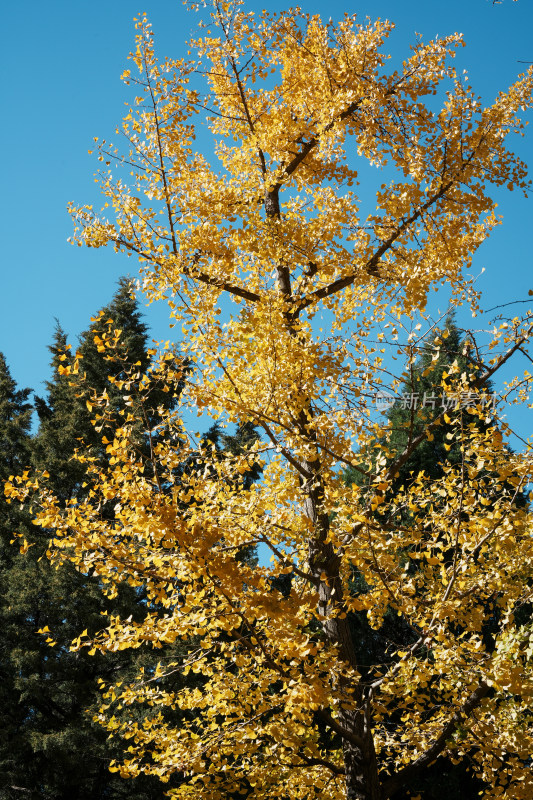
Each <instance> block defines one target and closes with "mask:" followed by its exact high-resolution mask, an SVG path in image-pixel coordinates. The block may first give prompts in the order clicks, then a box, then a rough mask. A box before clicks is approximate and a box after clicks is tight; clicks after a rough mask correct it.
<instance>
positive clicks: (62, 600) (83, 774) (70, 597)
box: [0, 280, 174, 800]
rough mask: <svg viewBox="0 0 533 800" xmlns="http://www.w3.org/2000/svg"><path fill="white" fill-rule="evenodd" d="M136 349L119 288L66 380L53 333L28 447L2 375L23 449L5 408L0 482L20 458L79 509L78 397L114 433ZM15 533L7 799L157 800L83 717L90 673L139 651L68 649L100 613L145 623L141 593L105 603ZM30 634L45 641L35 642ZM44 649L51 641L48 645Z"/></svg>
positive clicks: (126, 667)
mask: <svg viewBox="0 0 533 800" xmlns="http://www.w3.org/2000/svg"><path fill="white" fill-rule="evenodd" d="M118 329H121V330H122V333H121V335H120V338H119V340H118V342H117V346H116V349H115V351H114V352H115V353H116V358H115V359H114V360H109V351H107V353H106V354H105V355H107V356H108V358H105V357H104V354H103V353H101V352H100V351H99V350H98V346H99V345H98V341H99V337H102V336H105V335H107V332H108V331H109V330H112V331H113V332H114V331H115V330H118ZM113 335H114V334H113ZM148 350H149V342H148V332H147V327H146V325H145V324H144V322H142V320H141V317H140V313H139V309H138V305H137V302H136V300H135V298H134V297H133V296H132V294H131V291H130V289H129V284H128V282H127V281H126V280H121V281H120V284H119V289H118V291H117V293H116V294H115V296H114V298H113V300H112V302H111V303H110V304H109V305H108V306H106V307H105V308H104V309H103V310H102V311H101V312H100V314H99V315H98V316H97V318H96V319H95V320H94V321H93V323H92V325H91V326H90V328H89V329H88V330H87V331H86V332H85V333H84V334H82V336H81V342H80V353H81V355H82V356H83V359H82V361H83V364H84V370H83V371H80V374H79V375H77V376H73V375H72V374H69V370H68V367H71V366H72V364H73V362H74V355H73V354H72V353H70V348H69V345H68V342H67V336H66V333H65V332H64V331H63V329H62V328H61V326H60V325H59V324H58V325H57V327H56V330H55V333H54V339H53V342H52V345H51V347H50V351H51V353H52V360H51V367H52V378H51V380H50V381H48V383H47V385H46V386H47V396H46V398H40V397H37V398H36V401H35V405H36V409H37V412H38V416H39V423H40V424H39V430H38V432H37V434H36V436H35V437H34V440H33V442H30V440H29V438H28V436H27V431H28V426H29V415H30V414H31V409H30V407H29V406H27V403H25V401H26V400H27V394H28V393H27V392H19V393H14V389H13V388H12V387H11V388H9V387H10V386H11V385H10V384H9V380H8V378H4V377H3V376H2V385H1V386H0V390H2V397H3V396H4V394H5V395H6V398H7V399H6V400H5V401H3V402H4V405H5V404H9V403H11V405H12V406H13V407H16V408H19V409H20V410H18V411H17V414H18V424H19V427H20V426H22V428H21V429H22V431H23V432H24V433H25V436H26V439H24V441H23V442H21V441H19V440H20V436H19V438H18V439H17V440H15V438H14V437H15V428H16V415H15V412H14V411H13V412H12V411H7V410H6V412H5V413H4V414H3V415H2V419H4V418H5V419H6V420H7V423H8V424H6V425H5V426H4V428H5V433H4V430H2V439H3V438H5V439H6V442H8V444H10V445H11V449H12V450H13V452H14V453H15V455H13V456H12V457H10V458H9V460H8V461H7V462H5V463H2V469H3V471H5V472H6V475H5V478H7V477H8V476H9V474H13V473H16V472H20V471H21V467H23V466H24V465H25V464H24V459H25V460H26V462H28V461H29V459H30V451H31V458H32V461H33V464H34V466H35V467H36V468H37V469H38V470H46V471H47V472H49V473H50V475H52V476H53V478H50V485H51V487H52V488H53V489H54V491H55V492H57V493H58V495H59V496H60V497H62V498H63V500H65V501H69V500H80V499H81V498H82V497H83V496H84V494H85V492H86V491H87V489H86V487H85V486H84V483H85V479H86V477H87V467H86V464H85V463H83V462H80V461H78V460H77V459H76V458H75V452H76V450H77V449H78V448H79V447H80V445H81V443H82V442H84V443H86V444H88V445H89V447H90V448H91V453H92V456H93V457H94V458H99V459H103V458H105V457H106V456H105V445H103V444H102V441H101V439H102V434H101V433H100V434H99V433H98V432H96V431H95V428H94V425H93V424H92V422H91V418H92V417H93V416H94V414H93V413H92V412H91V409H90V402H89V404H88V399H89V397H91V396H93V394H94V393H95V392H96V393H99V394H101V393H102V392H103V391H104V390H105V389H107V390H108V392H109V395H110V406H111V407H112V413H111V414H108V416H107V421H108V426H109V425H110V424H111V423H112V422H113V423H114V424H115V425H118V424H120V414H119V412H120V410H121V403H122V407H124V401H123V399H122V396H121V392H120V390H119V389H118V388H117V387H116V385H115V384H113V383H110V382H109V380H108V376H109V375H111V376H112V377H113V378H115V379H119V378H120V377H121V376H122V375H124V374H125V372H126V371H127V370H128V369H130V370H131V369H133V367H135V368H136V369H138V370H143V369H146V368H147V367H148V364H149V361H150V354H149V353H148ZM2 364H3V362H2ZM4 384H6V388H4ZM9 392H11V395H10V394H9ZM122 394H123V393H122ZM151 399H153V401H154V406H153V407H152V406H150V408H149V409H148V411H147V413H148V414H151V415H152V416H153V415H155V414H156V413H157V411H156V409H157V406H158V405H160V404H162V403H165V405H166V407H167V408H168V407H171V405H172V402H174V401H173V399H172V398H171V397H170V396H169V395H168V394H165V393H163V392H160V393H157V392H156V393H155V394H154V395H153V396H152V398H151ZM17 403H18V406H17V405H16V404H17ZM2 411H3V407H2ZM14 415H15V416H14ZM9 425H10V427H9ZM24 426H25V427H24ZM9 437H11V439H10V438H9ZM11 440H13V441H12V443H11ZM30 445H32V447H31V448H30ZM4 453H6V454H8V453H9V447H7V446H6V447H4V449H3V454H2V455H3V456H4ZM2 477H4V476H3V475H2ZM2 510H3V506H2ZM5 513H6V515H8V514H11V515H12V514H13V513H14V512H13V506H8V507H7V509H6V512H5ZM6 520H7V516H6ZM4 527H5V529H6V530H7V533H6V538H9V537H10V538H13V533H12V532H11V530H12V526H11V524H6V525H5V526H4ZM4 527H3V531H4ZM26 535H27V538H28V539H29V540H30V542H31V545H30V548H29V550H28V552H27V553H26V554H25V555H22V554H16V555H15V556H14V557H12V558H11V562H10V564H9V568H7V569H5V570H4V572H3V581H4V586H3V589H4V591H3V593H2V595H3V597H4V603H5V607H3V608H4V619H3V622H4V625H3V630H4V632H5V636H4V638H3V642H4V645H5V647H4V651H5V658H3V659H2V668H4V663H5V664H6V670H7V671H8V672H9V674H11V675H13V676H14V678H13V687H12V689H10V693H11V700H12V703H11V705H12V707H13V708H14V714H15V716H16V720H17V721H18V727H17V731H16V736H13V735H12V734H10V736H9V739H8V740H6V742H5V760H6V761H9V763H10V764H12V767H13V772H12V775H11V778H10V784H9V785H13V786H18V788H17V789H13V792H14V794H13V797H14V798H15V797H16V798H17V799H18V797H20V792H21V791H25V792H26V793H28V792H29V793H30V794H29V796H35V797H39V798H46V800H89V798H91V800H103V798H106V800H107V799H108V798H113V800H115V798H117V800H118V798H123V797H124V798H125V797H128V798H134V799H135V800H159V798H162V797H163V795H164V787H163V786H162V785H160V784H159V783H158V782H157V781H155V780H154V779H150V778H149V779H146V777H145V776H141V777H140V778H139V779H136V780H134V781H133V782H131V781H129V782H127V783H125V782H124V781H123V780H122V778H120V777H119V776H118V775H114V774H112V773H110V772H109V770H108V764H109V760H110V759H111V758H113V757H117V756H118V755H119V753H120V752H121V749H120V748H118V746H117V745H116V744H115V743H111V744H110V743H109V742H108V741H107V737H106V734H105V732H104V731H103V730H102V729H101V726H100V725H98V724H96V722H94V721H93V719H92V718H93V716H94V715H95V714H96V712H97V710H98V707H99V704H100V693H99V690H98V684H97V682H96V676H97V675H98V676H99V677H104V678H105V676H112V675H116V674H118V673H120V674H123V675H125V676H126V675H131V676H133V675H135V674H136V673H137V671H138V669H139V668H140V666H142V663H143V659H144V658H145V657H146V650H147V648H145V649H144V651H133V652H128V653H126V654H125V653H116V654H107V655H106V656H105V657H103V656H102V657H98V656H97V657H96V660H95V659H94V658H91V657H89V656H88V654H87V652H86V651H83V650H82V651H81V652H72V651H71V642H72V640H73V639H74V638H75V637H76V636H77V635H78V634H79V633H80V631H81V630H84V629H85V630H87V631H88V632H91V633H93V634H94V633H95V632H96V631H97V630H99V629H100V628H101V627H102V625H103V624H104V618H105V615H106V614H107V613H109V612H112V613H113V614H119V615H120V616H121V617H123V618H126V617H128V616H130V615H131V616H132V618H133V619H134V620H139V619H140V618H142V617H143V616H144V615H145V614H146V606H145V604H144V601H143V595H142V594H141V593H139V592H138V591H136V590H135V589H133V588H132V587H129V586H125V587H121V590H120V591H119V593H118V596H117V597H116V598H114V599H113V601H112V602H110V600H109V599H108V598H107V597H106V596H105V595H104V593H103V591H102V586H101V584H100V582H99V581H98V580H97V579H96V578H95V577H92V576H90V575H88V574H83V573H81V572H78V571H77V570H75V569H74V568H73V567H72V565H69V564H65V565H61V567H60V568H58V569H56V568H55V567H54V566H52V565H51V564H50V563H49V561H48V559H47V558H46V550H47V544H48V532H47V531H39V530H36V529H35V528H33V529H32V530H30V529H29V528H28V530H27V534H26ZM3 538H4V537H3ZM102 615H104V617H103V616H102ZM38 630H41V631H43V630H44V631H48V630H49V632H50V633H49V634H48V636H46V635H43V634H39V633H38ZM52 636H53V640H52ZM52 641H55V642H56V643H55V645H54V646H52V647H51V646H50V645H51V643H52ZM98 664H99V667H98ZM5 685H6V684H4V686H5ZM15 742H16V745H15ZM17 793H18V794H17ZM32 793H33V794H32ZM9 800H11V795H9Z"/></svg>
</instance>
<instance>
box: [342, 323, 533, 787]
mask: <svg viewBox="0 0 533 800" xmlns="http://www.w3.org/2000/svg"><path fill="white" fill-rule="evenodd" d="M479 366H480V365H479V364H477V363H476V361H475V359H474V358H473V354H472V346H471V343H470V341H469V339H468V337H465V336H464V333H463V332H462V331H461V329H460V328H459V327H458V326H457V324H456V321H455V318H454V316H453V314H449V315H448V316H447V318H446V320H445V323H444V326H443V327H442V329H437V330H436V331H435V335H434V336H433V337H432V340H431V341H430V342H427V343H426V344H425V345H424V346H423V347H422V349H421V351H420V353H419V355H418V358H417V359H416V361H415V362H414V364H413V365H412V368H411V371H410V374H409V375H407V376H405V379H404V381H403V383H402V386H401V389H400V392H399V396H398V397H397V398H396V400H395V402H394V403H393V404H392V405H391V407H390V408H389V409H388V411H387V413H386V424H385V428H386V430H387V434H386V436H384V437H382V438H381V439H378V440H377V441H376V442H375V447H373V448H372V449H369V452H368V459H369V461H370V462H372V460H373V459H374V458H375V456H374V453H378V452H379V453H382V452H387V453H388V459H389V460H390V462H391V463H392V461H393V459H396V458H397V457H398V456H399V455H401V453H403V452H404V451H405V450H406V449H407V447H408V445H409V443H410V441H411V440H413V439H415V438H416V437H417V436H418V435H419V434H420V433H421V432H422V431H423V430H424V429H425V428H426V426H427V424H428V422H429V421H433V420H435V419H436V418H437V417H438V416H439V415H441V414H442V412H443V408H447V422H445V423H444V424H442V425H438V426H436V427H435V428H434V429H433V431H432V433H433V436H432V438H431V439H426V440H425V441H423V442H421V444H420V445H419V446H418V447H417V448H416V450H414V452H413V453H412V454H411V455H410V456H409V458H407V459H406V460H405V462H404V463H403V464H402V465H401V467H400V469H399V470H398V473H397V475H396V478H395V480H394V482H393V484H392V486H391V488H390V489H389V494H390V495H391V496H392V495H393V494H394V493H395V492H396V491H398V489H399V488H400V487H401V486H403V485H405V484H408V483H410V482H411V481H412V480H414V479H416V477H417V476H418V475H419V473H421V472H424V473H425V475H427V476H428V477H430V478H431V479H433V480H435V481H437V480H438V479H440V478H442V476H443V475H444V471H445V469H446V468H447V466H451V465H457V464H460V463H461V458H462V453H461V448H460V447H459V445H458V444H457V442H455V443H454V444H452V445H451V446H450V445H449V444H448V441H449V440H448V438H447V434H448V433H449V431H450V429H451V428H452V426H453V424H454V423H455V422H456V421H457V420H458V417H459V416H460V415H465V414H467V408H468V403H469V402H472V403H473V402H476V401H477V402H482V403H484V404H485V405H487V406H490V404H491V403H492V396H493V387H492V384H490V383H488V384H487V386H486V392H485V395H484V396H483V397H480V396H477V395H476V393H475V392H472V393H471V394H470V396H469V393H468V392H467V393H465V396H463V397H462V398H461V395H460V394H459V395H457V397H456V398H455V396H454V395H452V394H450V395H447V394H446V391H445V386H448V388H449V389H450V390H451V389H452V385H451V384H450V383H449V382H448V381H449V380H450V375H452V376H453V375H461V374H464V375H468V376H472V377H473V376H475V373H476V371H477V370H478V369H479ZM454 398H455V399H454ZM462 402H463V405H462V404H461V403H462ZM465 404H466V405H465ZM468 423H470V424H472V423H473V424H475V425H477V426H480V425H482V426H483V428H484V429H486V428H487V427H489V426H491V425H493V424H494V423H493V422H492V420H491V417H490V411H489V413H488V414H487V416H486V417H485V419H484V420H483V421H481V420H480V419H479V417H477V416H476V417H471V416H470V415H469V416H468ZM345 475H346V481H347V483H354V482H356V483H358V484H359V485H362V484H363V483H364V478H363V477H362V476H361V473H360V472H357V471H356V470H354V469H352V468H348V469H347V470H346V473H345ZM485 478H486V479H487V478H490V476H487V475H485ZM435 502H438V500H437V499H436V500H435ZM527 502H528V501H527V497H526V495H525V493H524V492H519V493H517V495H516V498H515V503H516V505H517V506H518V507H523V506H525V505H526V504H527ZM376 517H379V519H380V521H381V522H382V523H383V524H386V523H387V520H386V519H384V518H383V517H382V516H381V515H379V514H378V513H376ZM388 522H391V520H388ZM401 522H402V523H403V525H409V524H410V515H409V513H408V512H404V513H402V520H401ZM400 546H401V543H400ZM414 568H415V567H414V565H413V566H412V569H414ZM352 588H353V591H354V592H356V593H364V591H365V588H366V587H365V585H364V581H362V580H361V577H360V576H359V575H357V574H355V573H354V576H353V582H352ZM489 619H490V617H489ZM493 622H495V619H494V620H493ZM350 623H351V628H352V631H353V635H354V641H356V642H357V646H358V656H359V664H360V666H361V668H362V669H363V670H364V671H365V672H366V673H367V674H368V675H370V674H371V673H372V672H373V670H375V669H376V668H379V666H380V665H382V664H384V663H387V661H388V655H387V654H388V652H389V651H390V650H391V649H392V648H393V647H397V646H398V645H400V644H401V645H402V646H404V647H405V648H408V647H409V646H411V645H412V644H413V642H414V641H415V639H416V633H417V632H416V631H413V630H411V629H409V627H408V626H407V625H405V624H404V622H403V621H402V620H401V619H400V618H398V617H397V615H396V614H394V613H392V612H391V611H389V612H388V613H387V614H386V615H385V617H384V620H383V624H382V626H381V627H380V628H379V630H375V629H373V628H372V627H371V625H370V624H369V621H368V618H367V614H366V612H357V613H352V614H350ZM489 628H490V625H489V626H486V631H485V634H486V635H490V630H489ZM398 724H400V721H398ZM482 788H483V786H482V783H481V781H480V780H478V779H476V778H475V777H474V776H473V774H472V773H471V772H469V771H468V770H467V769H466V767H465V764H464V762H463V763H459V764H453V763H452V761H451V760H450V758H444V757H441V758H440V759H439V760H438V761H437V762H435V763H434V764H433V765H432V766H431V767H430V768H429V770H428V771H427V772H426V774H425V775H424V776H423V778H418V779H417V780H415V781H414V782H413V784H412V785H410V784H408V785H407V787H406V788H405V789H403V790H401V791H400V792H398V793H396V794H395V795H394V797H393V798H392V800H408V798H409V797H411V796H412V794H415V795H417V794H419V793H420V795H421V796H423V797H424V800H447V798H449V797H454V798H458V800H475V799H476V798H477V797H478V796H479V794H480V791H481V789H482Z"/></svg>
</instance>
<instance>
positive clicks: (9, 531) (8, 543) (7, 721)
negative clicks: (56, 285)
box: [0, 353, 32, 792]
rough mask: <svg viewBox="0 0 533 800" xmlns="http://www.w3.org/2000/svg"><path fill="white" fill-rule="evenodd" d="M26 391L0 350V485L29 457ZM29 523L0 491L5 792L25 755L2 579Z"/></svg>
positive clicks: (0, 746) (1, 775)
mask: <svg viewBox="0 0 533 800" xmlns="http://www.w3.org/2000/svg"><path fill="white" fill-rule="evenodd" d="M29 395H30V390H29V389H17V387H16V384H15V381H14V380H13V378H12V377H11V374H10V371H9V368H8V366H7V363H6V360H5V358H4V356H3V354H2V353H0V452H1V457H0V486H3V482H4V481H5V480H7V479H8V478H9V476H10V475H13V474H17V473H20V472H21V471H22V470H23V469H24V468H25V467H26V466H28V464H29V461H30V441H31V440H30V426H31V413H32V408H31V405H30V403H29V402H28V400H29ZM30 527H31V523H30V518H29V515H28V514H27V513H26V511H25V510H21V509H20V508H18V507H17V506H14V505H11V504H8V503H7V502H6V500H5V498H4V493H3V491H0V625H1V628H2V636H1V637H0V706H1V708H2V725H1V726H0V785H1V786H2V787H5V791H6V792H10V791H11V787H13V786H15V785H16V784H17V777H18V775H19V774H20V768H21V764H23V763H24V762H25V760H26V759H27V757H28V756H29V754H30V753H29V750H28V748H27V747H24V741H23V738H22V737H21V729H22V727H23V725H24V718H25V712H24V709H23V707H22V705H21V704H20V703H19V699H20V691H19V689H18V686H17V675H16V672H15V670H14V668H13V663H12V659H11V653H12V649H13V646H14V640H13V631H12V629H11V628H10V624H9V623H10V608H9V599H8V586H9V581H8V577H9V575H10V573H11V570H12V569H13V566H14V563H16V562H17V561H18V559H19V558H20V557H21V556H19V554H18V551H17V547H16V546H14V545H13V543H12V542H13V539H15V537H16V534H19V535H21V536H23V537H26V536H27V535H28V532H29V529H30Z"/></svg>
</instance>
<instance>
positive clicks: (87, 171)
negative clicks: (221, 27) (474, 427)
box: [0, 0, 533, 434]
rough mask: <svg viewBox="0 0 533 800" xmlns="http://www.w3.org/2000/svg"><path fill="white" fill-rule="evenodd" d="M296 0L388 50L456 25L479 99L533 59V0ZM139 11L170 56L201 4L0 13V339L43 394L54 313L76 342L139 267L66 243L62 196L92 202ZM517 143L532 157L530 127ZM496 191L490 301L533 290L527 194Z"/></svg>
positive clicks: (120, 2)
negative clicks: (354, 22) (358, 22)
mask: <svg viewBox="0 0 533 800" xmlns="http://www.w3.org/2000/svg"><path fill="white" fill-rule="evenodd" d="M247 6H248V8H250V9H255V10H260V9H261V8H262V6H263V4H262V3H261V2H257V0H250V2H248V3H247ZM301 6H302V7H303V8H304V9H305V10H308V11H310V12H315V13H316V12H320V13H321V14H322V15H324V16H328V17H329V16H331V17H333V18H340V17H341V16H342V14H343V13H344V12H345V11H349V12H356V13H357V14H358V15H359V16H360V17H361V18H364V17H366V16H370V17H373V18H375V17H377V16H379V17H382V18H388V19H390V20H392V21H393V22H395V24H396V30H395V32H394V34H393V36H392V38H391V39H390V40H389V45H388V47H389V49H390V52H392V53H393V55H394V57H395V58H401V56H402V54H403V53H405V54H407V52H408V47H409V44H411V43H413V41H414V33H415V32H419V33H421V34H422V35H423V37H424V38H425V39H428V38H430V37H433V36H435V35H437V34H438V35H445V34H448V33H452V32H455V31H460V32H462V33H463V34H464V37H465V40H466V44H467V47H466V48H463V49H462V50H460V51H459V54H458V57H457V59H456V66H457V67H458V68H459V71H462V69H466V70H467V71H468V73H469V75H470V78H471V84H472V86H473V87H474V89H475V90H476V91H477V92H478V93H479V94H480V95H481V96H482V99H483V100H484V101H485V102H487V103H489V102H490V101H491V100H492V99H493V98H494V96H495V95H496V93H497V92H498V90H499V89H501V88H505V87H507V86H508V85H509V84H510V83H511V82H512V81H513V79H514V78H515V77H516V75H517V74H518V73H519V72H521V71H523V70H524V69H525V65H524V64H520V63H518V62H519V61H520V60H522V61H533V39H532V37H531V31H532V30H533V2H532V0H518V2H516V3H514V2H511V0H504V2H503V3H502V4H500V5H493V4H492V0H377V1H376V0H353V2H350V3H348V2H339V0H329V2H328V3H327V4H326V3H324V2H315V1H314V0H313V1H312V2H302V3H301ZM268 7H269V9H271V10H275V9H281V8H283V7H285V6H284V4H280V3H278V2H276V3H270V4H269V6H268ZM140 11H146V12H147V13H148V15H149V17H150V20H151V22H152V23H153V26H154V32H155V35H156V43H157V49H158V53H159V55H160V56H161V57H163V56H165V55H169V56H177V55H179V54H180V53H181V52H182V51H183V43H184V40H185V39H186V38H187V37H188V35H189V34H190V33H191V32H192V31H193V30H194V27H195V25H196V15H195V14H193V13H190V12H187V11H186V10H185V8H184V7H183V5H182V4H181V2H179V1H176V0H145V2H144V4H143V5H140V4H139V3H138V0H112V1H111V2H109V0H105V2H103V0H91V2H87V0H78V2H75V3H73V2H66V0H53V2H51V3H42V2H37V0H26V2H19V3H14V2H11V3H10V4H9V5H8V7H7V8H6V9H5V10H4V13H3V22H4V26H3V31H4V35H3V42H2V52H1V60H2V76H3V98H2V100H3V102H2V108H3V112H4V115H3V119H4V122H3V124H2V126H1V129H0V137H1V153H2V157H3V158H2V161H3V163H2V199H1V204H2V205H1V225H2V246H1V250H0V257H1V263H2V267H1V270H2V272H1V278H2V282H1V293H0V304H1V313H0V350H2V351H3V352H4V354H5V356H6V358H7V361H8V364H9V365H10V368H11V372H12V374H13V377H14V378H15V379H16V380H17V382H18V383H19V385H20V386H30V387H32V388H33V389H34V390H35V391H37V392H38V393H41V394H42V393H43V392H44V387H43V381H45V380H46V378H47V377H48V375H49V368H48V361H49V353H48V350H47V345H48V344H49V343H50V341H51V338H52V333H53V328H54V318H58V319H59V321H60V322H61V324H62V326H63V327H64V328H65V330H66V331H67V332H68V334H69V336H70V341H72V342H73V343H75V342H76V337H77V335H78V334H79V333H80V332H81V331H82V330H84V329H86V328H87V326H88V324H89V319H90V316H91V315H93V314H94V313H95V312H96V311H97V310H98V309H99V308H100V307H101V306H103V305H105V304H106V303H107V302H108V301H109V300H110V298H111V296H112V294H113V291H114V288H115V284H116V280H117V278H118V277H119V276H120V275H121V274H125V273H128V272H131V273H133V274H134V273H135V271H136V263H135V262H134V261H133V260H126V259H124V258H122V257H120V256H117V255H116V254H115V253H114V252H113V251H105V250H97V251H95V250H86V249H84V248H74V247H72V246H70V245H69V244H67V241H66V240H67V237H68V236H69V235H70V233H71V224H70V220H69V218H68V215H67V213H66V205H67V202H68V201H69V200H73V201H75V202H79V203H83V202H94V203H95V205H97V204H98V195H97V193H96V185H95V184H94V181H93V172H94V170H95V169H96V161H95V160H94V157H93V158H91V157H90V156H89V155H88V153H87V150H88V149H89V148H90V147H91V144H92V138H93V136H99V137H104V138H108V137H109V138H113V131H114V128H115V125H116V124H117V123H118V122H119V121H120V118H121V116H122V112H123V108H124V102H125V101H126V99H127V97H128V95H127V90H126V87H124V86H123V84H122V83H121V82H120V80H119V76H120V73H121V72H122V70H123V69H124V68H125V66H126V57H127V54H128V52H129V50H130V48H131V46H132V42H133V35H134V33H133V22H132V18H133V17H134V16H135V15H136V14H137V13H138V12H140ZM515 149H516V150H518V151H519V152H520V153H521V155H522V156H523V157H525V158H526V160H529V161H530V162H533V128H532V129H531V130H530V131H527V132H526V138H525V139H522V140H520V139H518V140H517V141H516V143H515ZM528 156H529V158H528ZM498 201H499V203H500V212H501V213H502V214H503V215H504V217H505V221H504V224H503V226H502V227H501V228H499V229H498V230H497V231H496V233H495V234H493V236H492V237H491V239H490V240H489V241H488V242H487V243H486V244H485V245H484V246H483V248H482V249H481V250H480V251H479V252H478V254H477V256H476V267H478V268H479V270H481V267H485V268H486V272H485V274H484V276H483V278H482V279H481V281H480V284H479V286H480V287H481V288H482V290H483V292H484V298H485V301H484V306H485V307H486V308H488V307H490V306H493V305H496V304H497V303H502V302H505V301H510V300H515V299H518V298H521V299H522V298H525V297H527V291H528V289H530V288H533V270H532V268H531V241H530V240H531V226H532V222H533V219H532V215H531V203H532V200H531V199H529V200H525V199H524V198H523V197H520V196H519V195H518V194H517V193H516V192H514V193H512V194H511V193H509V192H501V193H500V194H499V196H498ZM147 317H148V322H149V324H150V325H151V327H152V331H153V335H154V336H155V337H157V338H165V339H166V338H170V333H169V330H168V327H167V313H166V308H164V307H162V308H160V309H150V310H149V311H148V313H147ZM460 321H461V322H463V323H464V324H467V323H468V320H466V319H464V320H460ZM530 413H531V412H530ZM532 416H533V415H532ZM528 425H529V428H531V425H530V423H528V420H527V417H525V416H522V417H521V420H520V427H521V428H522V432H523V433H526V434H527V433H530V430H527V427H528Z"/></svg>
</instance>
